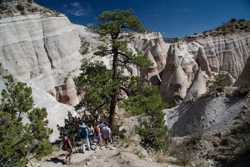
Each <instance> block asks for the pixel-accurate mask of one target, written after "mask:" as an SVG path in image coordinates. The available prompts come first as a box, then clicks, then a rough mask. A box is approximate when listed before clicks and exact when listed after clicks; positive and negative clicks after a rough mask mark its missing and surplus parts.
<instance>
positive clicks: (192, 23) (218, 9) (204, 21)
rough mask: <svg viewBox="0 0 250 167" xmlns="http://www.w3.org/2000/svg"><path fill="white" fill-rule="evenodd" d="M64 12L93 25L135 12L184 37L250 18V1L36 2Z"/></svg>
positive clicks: (167, 33) (147, 21)
mask: <svg viewBox="0 0 250 167" xmlns="http://www.w3.org/2000/svg"><path fill="white" fill-rule="evenodd" d="M35 1H36V2H38V3H39V4H41V5H43V6H46V7H48V8H51V9H55V10H57V11H59V12H62V13H64V14H65V15H67V16H68V17H69V19H70V20H71V21H72V22H73V23H77V24H82V25H92V24H95V23H96V22H97V20H96V17H97V16H98V15H99V14H100V13H101V12H102V11H104V10H113V9H132V10H133V11H134V13H135V15H137V16H138V17H139V18H140V19H141V21H142V22H143V23H144V25H145V27H146V28H148V29H149V30H151V31H156V32H161V33H162V34H163V35H164V36H166V37H183V36H186V35H191V34H193V33H196V32H197V33H198V32H203V31H206V30H210V29H213V28H216V27H217V26H220V25H222V24H223V23H225V22H227V21H228V20H230V19H231V18H238V19H241V18H243V19H250V0H35Z"/></svg>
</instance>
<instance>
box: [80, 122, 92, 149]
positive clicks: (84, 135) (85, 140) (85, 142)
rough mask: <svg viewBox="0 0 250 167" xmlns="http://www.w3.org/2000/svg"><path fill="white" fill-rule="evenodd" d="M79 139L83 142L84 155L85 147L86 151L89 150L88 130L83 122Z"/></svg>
mask: <svg viewBox="0 0 250 167" xmlns="http://www.w3.org/2000/svg"><path fill="white" fill-rule="evenodd" d="M80 137H81V139H82V140H83V144H82V151H83V153H84V152H85V150H86V146H87V149H88V150H90V141H89V129H88V126H87V125H86V124H85V123H84V122H83V123H82V124H81V125H80Z"/></svg>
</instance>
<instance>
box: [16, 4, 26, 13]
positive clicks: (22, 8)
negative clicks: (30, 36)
mask: <svg viewBox="0 0 250 167" xmlns="http://www.w3.org/2000/svg"><path fill="white" fill-rule="evenodd" d="M16 8H17V10H19V11H21V12H23V11H24V6H23V5H21V4H18V5H17V6H16Z"/></svg>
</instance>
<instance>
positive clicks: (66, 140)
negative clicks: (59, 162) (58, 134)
mask: <svg viewBox="0 0 250 167" xmlns="http://www.w3.org/2000/svg"><path fill="white" fill-rule="evenodd" d="M62 149H63V150H64V151H67V154H65V160H64V162H65V163H66V164H70V163H71V156H72V152H73V147H72V144H71V141H70V139H69V137H68V136H67V135H65V136H64V138H63V147H62Z"/></svg>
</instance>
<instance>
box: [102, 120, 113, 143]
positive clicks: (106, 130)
mask: <svg viewBox="0 0 250 167" xmlns="http://www.w3.org/2000/svg"><path fill="white" fill-rule="evenodd" d="M101 134H102V138H103V140H104V142H105V144H106V145H108V143H109V142H112V132H111V129H110V127H109V126H108V124H105V126H104V127H102V128H101Z"/></svg>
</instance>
